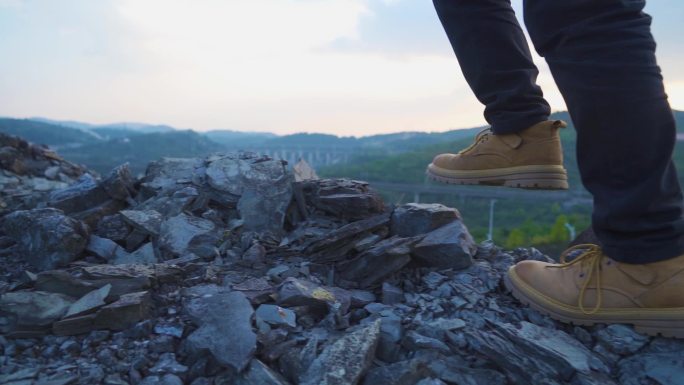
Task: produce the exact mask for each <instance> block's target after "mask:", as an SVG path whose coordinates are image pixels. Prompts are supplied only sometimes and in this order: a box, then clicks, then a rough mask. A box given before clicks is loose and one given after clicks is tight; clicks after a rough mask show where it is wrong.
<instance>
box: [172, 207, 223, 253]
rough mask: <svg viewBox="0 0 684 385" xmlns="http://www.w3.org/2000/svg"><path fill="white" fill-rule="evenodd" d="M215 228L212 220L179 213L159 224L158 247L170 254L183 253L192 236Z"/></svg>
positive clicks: (208, 232) (206, 232) (211, 231)
mask: <svg viewBox="0 0 684 385" xmlns="http://www.w3.org/2000/svg"><path fill="white" fill-rule="evenodd" d="M215 229H216V226H215V225H214V223H213V222H212V221H209V220H206V219H203V218H197V217H193V216H190V215H187V214H183V213H181V214H179V215H177V216H175V217H172V218H169V219H167V220H166V221H164V222H163V223H162V224H161V229H160V237H159V245H160V249H162V250H163V251H166V252H168V253H169V254H170V255H172V256H182V255H185V254H187V249H188V247H189V246H190V243H191V242H192V240H193V238H195V237H198V236H200V235H205V234H210V233H213V232H214V231H215Z"/></svg>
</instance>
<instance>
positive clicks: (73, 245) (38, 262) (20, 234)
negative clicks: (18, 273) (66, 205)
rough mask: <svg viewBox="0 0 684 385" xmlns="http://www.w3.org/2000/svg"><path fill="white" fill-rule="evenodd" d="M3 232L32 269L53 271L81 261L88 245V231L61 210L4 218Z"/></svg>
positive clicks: (12, 214)
mask: <svg viewBox="0 0 684 385" xmlns="http://www.w3.org/2000/svg"><path fill="white" fill-rule="evenodd" d="M3 230H4V231H5V233H6V234H7V235H9V236H10V237H11V238H12V239H14V241H15V242H17V244H18V248H19V250H18V251H19V252H20V253H21V254H23V255H24V256H25V258H26V260H27V262H29V263H30V264H31V265H32V266H34V267H35V268H37V269H39V270H41V271H42V270H50V269H54V268H57V267H61V266H66V265H67V264H69V263H70V262H71V261H73V260H75V259H77V258H78V257H79V256H80V255H81V253H82V252H83V249H84V248H85V246H86V244H87V243H88V235H89V234H88V228H87V226H86V225H84V224H83V223H82V222H80V221H78V220H76V219H73V218H70V217H67V216H65V215H64V214H63V213H62V211H60V210H57V209H50V208H47V209H34V210H21V211H15V212H13V213H11V214H8V215H7V216H5V217H4V218H3Z"/></svg>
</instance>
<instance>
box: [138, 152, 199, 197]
mask: <svg viewBox="0 0 684 385" xmlns="http://www.w3.org/2000/svg"><path fill="white" fill-rule="evenodd" d="M203 167H204V160H203V159H185V158H162V159H160V160H158V161H155V162H150V164H149V165H148V166H147V170H146V171H145V176H144V177H143V179H142V180H141V182H142V183H141V185H142V186H143V188H144V190H145V191H143V192H144V193H145V194H150V195H155V194H157V193H161V192H164V191H166V190H173V189H176V188H177V185H179V184H189V183H192V182H193V181H198V180H201V179H202V178H203V177H204V175H203V172H202V170H203Z"/></svg>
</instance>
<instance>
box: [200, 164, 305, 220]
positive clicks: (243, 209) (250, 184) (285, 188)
mask: <svg viewBox="0 0 684 385" xmlns="http://www.w3.org/2000/svg"><path fill="white" fill-rule="evenodd" d="M206 174H207V182H208V184H209V185H210V186H212V187H213V188H215V189H216V190H219V191H222V192H225V193H228V194H232V195H238V196H240V199H239V201H238V203H237V208H238V212H239V213H240V217H241V218H242V219H243V220H244V224H243V226H244V228H245V229H246V230H248V231H264V230H268V231H273V232H275V233H280V232H281V231H282V229H283V223H284V221H285V214H286V211H287V208H288V206H289V205H290V201H291V200H292V182H293V181H294V176H293V174H292V172H291V171H290V170H289V169H288V168H287V167H285V165H284V164H283V162H281V161H279V160H274V159H270V158H268V157H257V156H253V155H248V154H227V155H223V156H220V157H211V158H209V164H208V166H207V170H206Z"/></svg>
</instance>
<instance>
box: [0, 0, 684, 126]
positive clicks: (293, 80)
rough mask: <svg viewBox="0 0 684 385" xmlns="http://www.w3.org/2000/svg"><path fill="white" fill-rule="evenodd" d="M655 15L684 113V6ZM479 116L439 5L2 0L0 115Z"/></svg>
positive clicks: (92, 119) (215, 118)
mask: <svg viewBox="0 0 684 385" xmlns="http://www.w3.org/2000/svg"><path fill="white" fill-rule="evenodd" d="M512 3H513V6H514V8H515V9H516V11H517V12H518V15H519V17H521V15H522V11H521V8H522V6H521V3H522V0H513V1H512ZM646 10H647V12H648V13H650V14H651V15H652V16H653V17H654V22H653V34H654V35H655V37H656V40H657V42H658V51H657V54H658V59H659V63H660V65H661V67H662V69H663V74H664V77H665V79H666V88H667V91H668V94H669V95H670V103H671V105H672V107H673V108H677V109H684V39H682V35H683V34H682V32H684V23H682V21H684V1H681V0H650V2H648V5H647V8H646ZM535 63H537V65H538V66H539V67H540V76H539V80H538V82H539V84H540V85H541V86H542V88H543V90H544V93H545V95H546V97H547V99H548V100H549V102H550V104H551V106H552V109H554V110H563V109H564V108H565V105H564V103H563V100H562V97H561V96H560V94H559V92H558V90H557V89H556V87H555V85H554V84H553V80H552V78H551V75H550V73H549V71H548V68H547V67H546V65H545V63H544V61H543V59H541V58H539V57H538V56H536V55H535ZM482 110H483V108H482V106H481V105H480V104H479V103H478V101H477V100H476V99H475V97H474V96H473V94H472V92H471V91H470V89H469V88H468V86H467V84H466V83H465V80H464V79H463V76H462V75H461V72H460V69H459V67H458V63H457V61H456V59H455V57H454V54H453V52H452V50H451V47H450V45H449V43H448V41H447V39H446V36H445V34H444V31H443V30H442V27H441V25H440V23H439V20H438V19H437V16H436V14H435V11H434V8H433V5H432V1H430V0H97V1H93V0H60V1H54V0H0V116H10V117H35V116H40V117H47V118H51V119H59V120H78V121H84V122H89V123H102V124H104V123H113V122H144V123H151V124H169V125H172V126H174V127H178V128H192V129H195V130H198V131H205V130H210V129H231V130H240V131H269V132H274V133H277V134H288V133H295V132H323V133H331V134H336V135H341V136H348V135H355V136H361V135H371V134H378V133H387V132H397V131H445V130H449V129H454V128H466V127H474V126H482V125H484V124H486V123H485V121H484V118H483V117H482Z"/></svg>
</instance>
